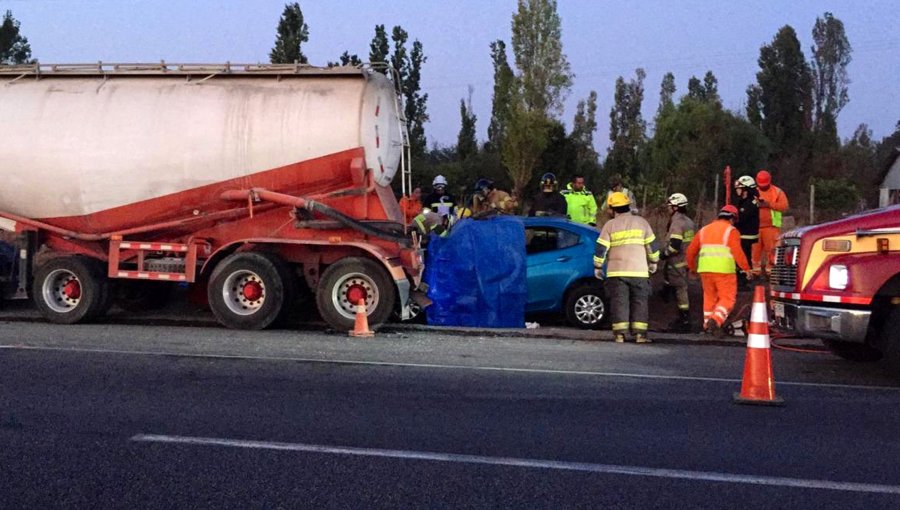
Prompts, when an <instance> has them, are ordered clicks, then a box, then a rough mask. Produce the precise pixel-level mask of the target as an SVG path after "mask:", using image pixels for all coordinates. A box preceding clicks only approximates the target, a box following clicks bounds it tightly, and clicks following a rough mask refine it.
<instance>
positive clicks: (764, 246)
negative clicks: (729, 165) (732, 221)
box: [753, 170, 788, 275]
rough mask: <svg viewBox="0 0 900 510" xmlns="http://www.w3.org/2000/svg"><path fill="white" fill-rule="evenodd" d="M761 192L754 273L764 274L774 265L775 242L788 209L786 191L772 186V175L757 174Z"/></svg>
mask: <svg viewBox="0 0 900 510" xmlns="http://www.w3.org/2000/svg"><path fill="white" fill-rule="evenodd" d="M756 187H757V190H758V191H759V199H758V201H759V242H758V243H756V244H755V245H753V273H754V274H757V275H759V274H762V273H763V271H764V270H766V271H767V270H768V269H769V266H770V265H771V264H772V257H773V254H774V251H775V242H776V241H778V236H779V234H781V215H782V213H784V211H787V208H788V198H787V195H785V193H784V191H783V190H782V189H781V188H779V187H778V186H775V185H774V184H772V175H771V174H770V173H769V172H767V171H765V170H760V171H759V173H758V174H756Z"/></svg>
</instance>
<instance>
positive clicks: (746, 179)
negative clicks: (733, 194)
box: [734, 175, 756, 188]
mask: <svg viewBox="0 0 900 510" xmlns="http://www.w3.org/2000/svg"><path fill="white" fill-rule="evenodd" d="M734 187H735V188H755V187H756V181H754V180H753V177H750V176H749V175H742V176H740V177H738V180H737V182H736V183H735V185H734Z"/></svg>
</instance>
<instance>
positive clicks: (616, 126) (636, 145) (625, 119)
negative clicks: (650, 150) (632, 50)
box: [604, 68, 647, 179]
mask: <svg viewBox="0 0 900 510" xmlns="http://www.w3.org/2000/svg"><path fill="white" fill-rule="evenodd" d="M646 76H647V74H646V73H645V72H644V70H643V69H641V68H638V69H636V70H635V78H634V79H632V80H629V81H628V82H627V83H626V82H625V78H623V77H621V76H619V77H618V78H617V79H616V92H615V97H614V103H613V107H612V109H611V110H610V112H609V139H610V141H611V142H612V145H611V146H610V148H609V151H608V154H607V157H606V163H605V164H604V170H606V171H607V173H608V174H621V175H623V176H626V177H631V178H634V179H637V177H638V176H639V175H640V165H639V153H640V151H641V149H642V148H643V146H644V143H645V141H646V131H647V123H646V122H645V121H644V118H643V116H642V115H641V105H642V103H643V102H644V78H645V77H646Z"/></svg>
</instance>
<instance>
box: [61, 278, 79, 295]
mask: <svg viewBox="0 0 900 510" xmlns="http://www.w3.org/2000/svg"><path fill="white" fill-rule="evenodd" d="M62 291H63V294H65V295H66V297H67V298H69V299H78V298H80V297H81V284H79V283H78V280H69V281H68V282H66V284H65V285H64V286H63V289H62Z"/></svg>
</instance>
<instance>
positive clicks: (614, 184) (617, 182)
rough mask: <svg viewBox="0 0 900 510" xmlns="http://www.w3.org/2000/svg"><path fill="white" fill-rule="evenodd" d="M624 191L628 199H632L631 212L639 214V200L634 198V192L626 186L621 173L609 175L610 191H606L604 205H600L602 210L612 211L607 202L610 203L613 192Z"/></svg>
mask: <svg viewBox="0 0 900 510" xmlns="http://www.w3.org/2000/svg"><path fill="white" fill-rule="evenodd" d="M616 192H619V193H624V194H625V196H626V197H628V200H629V201H631V214H637V213H638V208H637V201H636V200H635V199H634V193H632V192H631V190H630V189H628V188H626V187H625V185H624V184H623V181H622V176H621V175H619V174H613V175H611V176H610V177H609V191H607V192H606V200H604V201H603V205H602V206H601V207H600V211H601V212H603V211H606V212H610V211H609V210H608V209H607V204H609V197H611V196H612V194H613V193H616Z"/></svg>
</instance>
